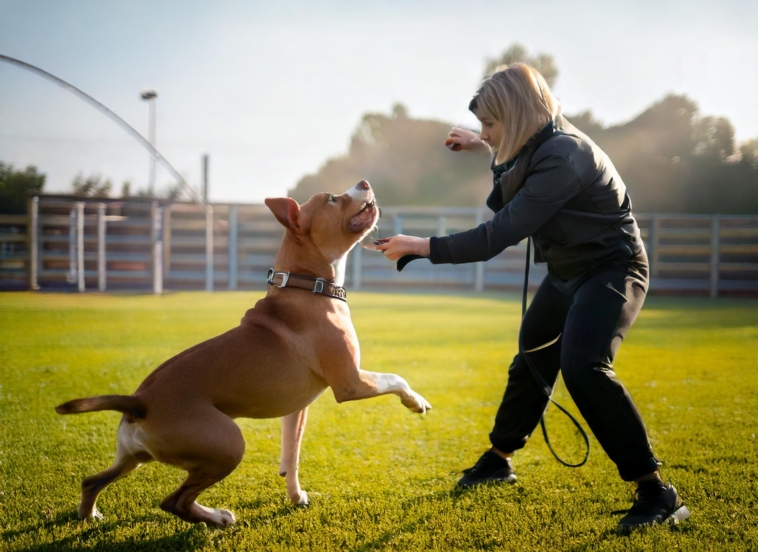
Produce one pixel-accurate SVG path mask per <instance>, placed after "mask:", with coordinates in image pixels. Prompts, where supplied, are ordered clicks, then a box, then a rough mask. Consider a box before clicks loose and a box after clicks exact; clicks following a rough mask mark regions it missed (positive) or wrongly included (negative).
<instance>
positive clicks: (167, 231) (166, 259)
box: [162, 203, 171, 284]
mask: <svg viewBox="0 0 758 552" xmlns="http://www.w3.org/2000/svg"><path fill="white" fill-rule="evenodd" d="M162 248H163V282H164V284H165V283H166V280H167V279H170V278H171V204H170V203H169V204H168V205H164V207H163V244H162Z"/></svg>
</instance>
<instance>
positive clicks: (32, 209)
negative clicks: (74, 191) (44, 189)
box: [27, 196, 39, 291]
mask: <svg viewBox="0 0 758 552" xmlns="http://www.w3.org/2000/svg"><path fill="white" fill-rule="evenodd" d="M27 224H28V227H27V230H29V232H28V235H29V244H28V246H27V247H28V250H29V289H31V290H33V291H37V290H38V289H39V281H38V274H39V197H37V196H34V197H33V198H31V199H30V200H29V222H28V223H27Z"/></svg>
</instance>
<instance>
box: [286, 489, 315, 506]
mask: <svg viewBox="0 0 758 552" xmlns="http://www.w3.org/2000/svg"><path fill="white" fill-rule="evenodd" d="M290 500H291V501H292V503H293V504H294V505H295V506H300V507H303V508H305V507H307V506H310V502H309V500H308V493H306V492H305V491H300V492H299V493H298V494H296V495H290Z"/></svg>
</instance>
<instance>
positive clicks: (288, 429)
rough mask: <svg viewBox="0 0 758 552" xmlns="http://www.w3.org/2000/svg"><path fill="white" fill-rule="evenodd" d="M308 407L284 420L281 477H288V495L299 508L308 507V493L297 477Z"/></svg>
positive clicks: (280, 465)
mask: <svg viewBox="0 0 758 552" xmlns="http://www.w3.org/2000/svg"><path fill="white" fill-rule="evenodd" d="M307 419H308V407H307V406H306V407H305V408H303V409H302V410H300V411H298V412H293V413H292V414H288V415H287V416H285V417H284V418H282V460H281V463H280V464H279V475H281V476H284V477H286V482H287V495H288V496H289V497H290V500H292V502H293V503H295V504H297V505H298V506H307V505H308V493H306V492H305V491H303V490H302V489H300V482H299V481H298V477H297V469H298V464H299V462H300V444H301V443H302V442H303V433H304V432H305V422H306V420H307Z"/></svg>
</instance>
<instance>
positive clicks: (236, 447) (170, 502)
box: [157, 408, 245, 527]
mask: <svg viewBox="0 0 758 552" xmlns="http://www.w3.org/2000/svg"><path fill="white" fill-rule="evenodd" d="M203 414H204V417H200V418H195V419H192V420H184V423H183V424H182V426H180V427H173V428H170V427H164V428H163V429H164V430H165V431H166V433H165V434H164V436H169V435H170V439H171V440H172V447H171V448H172V450H171V451H170V452H167V451H163V452H162V454H159V455H157V458H158V460H161V461H165V462H167V463H169V464H173V465H175V466H179V467H182V468H184V469H185V470H187V472H188V475H187V479H186V480H185V481H184V483H182V485H181V487H179V488H178V489H177V490H176V491H174V492H173V493H171V494H170V495H169V496H167V497H166V498H165V499H164V500H163V502H161V509H162V510H164V511H166V512H169V513H172V514H174V515H176V516H179V517H180V518H182V519H183V520H185V521H189V522H190V523H200V522H205V523H207V524H209V525H214V526H216V527H226V526H228V525H231V524H233V523H234V514H232V513H231V512H230V511H229V510H222V509H216V508H206V507H205V506H201V505H200V504H198V503H197V502H195V499H196V498H197V497H198V495H200V493H202V492H203V491H204V490H205V489H207V488H208V487H210V486H211V485H213V484H214V483H218V482H219V481H221V480H222V479H224V478H225V477H226V476H227V475H229V474H230V473H232V471H234V468H236V467H237V465H238V464H239V463H240V461H241V460H242V455H243V454H244V452H245V441H244V439H243V438H242V432H241V431H240V428H239V427H238V426H237V424H235V423H234V421H232V419H231V418H229V417H227V416H226V415H225V414H222V413H221V412H219V411H218V410H216V409H215V408H213V409H212V410H209V411H207V412H204V413H203ZM174 447H176V448H174ZM179 447H180V448H179ZM163 454H166V455H167V456H166V457H162V455H163Z"/></svg>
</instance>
